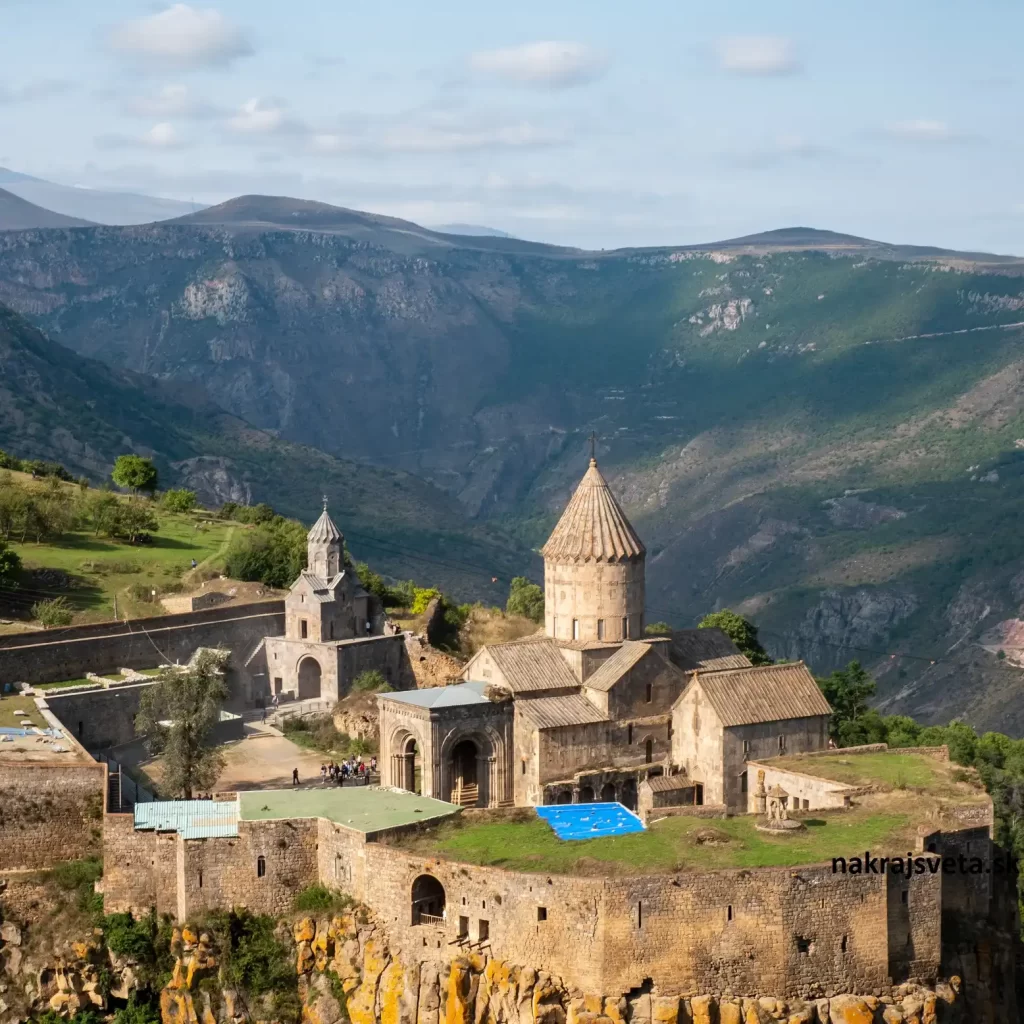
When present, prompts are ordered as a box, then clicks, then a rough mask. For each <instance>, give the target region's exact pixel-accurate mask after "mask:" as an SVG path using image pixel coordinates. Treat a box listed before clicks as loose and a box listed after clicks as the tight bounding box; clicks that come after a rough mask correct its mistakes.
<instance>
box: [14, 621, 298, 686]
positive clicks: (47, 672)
mask: <svg viewBox="0 0 1024 1024" xmlns="http://www.w3.org/2000/svg"><path fill="white" fill-rule="evenodd" d="M283 631H284V602H283V601H262V602H256V603H253V604H247V605H230V606H228V607H220V608H208V609H205V610H203V611H198V612H190V613H188V614H186V615H160V616H155V617H154V618H151V619H137V620H135V621H133V622H99V623H96V624H94V625H88V626H72V627H61V628H59V629H53V630H43V631H41V632H38V633H27V634H26V633H17V634H11V635H8V636H0V678H2V679H5V680H14V681H17V682H24V683H45V682H52V681H54V680H59V679H77V678H79V677H80V676H84V675H85V674H86V672H97V673H100V674H102V673H105V672H112V671H116V670H117V669H119V668H150V667H152V666H154V665H157V664H160V663H162V662H164V661H171V662H179V663H182V664H184V663H185V662H186V661H188V659H189V658H190V657H191V656H192V654H193V653H194V652H195V650H196V648H197V647H221V646H223V647H227V648H229V649H230V650H231V652H232V658H231V660H230V662H229V664H228V669H229V674H228V677H229V682H230V681H232V676H233V675H234V676H236V677H237V678H235V679H234V681H233V691H234V692H233V694H232V695H233V696H234V697H235V698H236V699H238V700H241V701H251V699H252V694H251V692H250V691H251V688H252V683H251V680H250V679H249V678H248V674H247V673H246V671H245V668H244V660H245V659H246V658H247V657H248V655H249V654H250V652H251V651H252V650H253V649H254V648H255V647H256V645H257V644H258V643H259V641H260V640H261V639H262V638H263V637H265V636H274V635H276V634H279V633H282V632H283Z"/></svg>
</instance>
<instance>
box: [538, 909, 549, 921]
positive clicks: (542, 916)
mask: <svg viewBox="0 0 1024 1024" xmlns="http://www.w3.org/2000/svg"><path fill="white" fill-rule="evenodd" d="M547 919H548V908H547V907H538V908H537V920H538V921H546V920H547Z"/></svg>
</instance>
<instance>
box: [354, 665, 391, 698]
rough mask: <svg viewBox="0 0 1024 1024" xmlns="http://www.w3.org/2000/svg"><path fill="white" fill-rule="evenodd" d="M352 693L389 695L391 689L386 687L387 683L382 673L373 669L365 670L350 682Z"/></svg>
mask: <svg viewBox="0 0 1024 1024" xmlns="http://www.w3.org/2000/svg"><path fill="white" fill-rule="evenodd" d="M352 692H353V693H390V692H391V687H390V686H389V685H388V681H387V679H385V678H384V675H383V673H381V672H378V671H377V670H376V669H375V668H371V669H367V670H366V671H365V672H360V673H359V675H357V676H356V677H355V679H353V680H352Z"/></svg>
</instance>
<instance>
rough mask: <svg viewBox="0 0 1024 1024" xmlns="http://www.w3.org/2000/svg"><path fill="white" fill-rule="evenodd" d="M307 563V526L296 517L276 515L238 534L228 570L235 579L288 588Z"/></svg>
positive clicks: (228, 573)
mask: <svg viewBox="0 0 1024 1024" xmlns="http://www.w3.org/2000/svg"><path fill="white" fill-rule="evenodd" d="M305 565H306V528H305V527H304V526H303V525H302V523H300V522H298V521H297V520H295V519H284V518H282V517H281V516H277V517H276V518H275V519H273V520H271V521H270V522H266V523H263V524H261V525H259V526H256V527H254V528H253V529H252V530H246V531H245V532H244V533H238V534H236V535H235V537H234V539H233V540H232V542H231V545H230V546H229V548H228V553H227V557H226V559H225V571H226V572H227V575H228V576H231V577H232V578H233V579H236V580H248V581H250V582H254V583H265V584H266V585H267V586H268V587H280V588H284V587H289V586H291V584H292V583H293V582H294V580H295V578H296V577H297V576H298V575H299V573H300V572H301V571H302V570H303V568H305Z"/></svg>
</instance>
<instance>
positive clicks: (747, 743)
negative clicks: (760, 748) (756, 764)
mask: <svg viewBox="0 0 1024 1024" xmlns="http://www.w3.org/2000/svg"><path fill="white" fill-rule="evenodd" d="M749 753H750V740H744V741H743V756H744V757H746V756H747V754H749Z"/></svg>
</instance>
